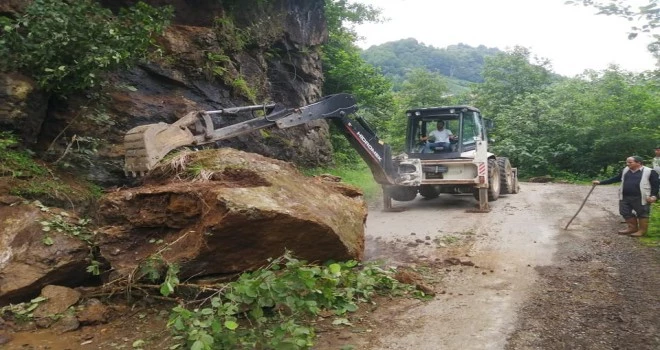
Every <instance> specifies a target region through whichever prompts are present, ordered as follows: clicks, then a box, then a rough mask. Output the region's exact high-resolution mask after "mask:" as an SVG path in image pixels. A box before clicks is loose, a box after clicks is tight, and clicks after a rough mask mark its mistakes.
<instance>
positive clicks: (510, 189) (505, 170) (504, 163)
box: [497, 157, 515, 194]
mask: <svg viewBox="0 0 660 350" xmlns="http://www.w3.org/2000/svg"><path fill="white" fill-rule="evenodd" d="M497 165H498V166H499V168H500V194H512V193H515V192H514V186H515V184H514V181H513V180H514V179H513V176H514V175H513V170H512V168H511V162H510V161H509V158H506V157H498V158H497Z"/></svg>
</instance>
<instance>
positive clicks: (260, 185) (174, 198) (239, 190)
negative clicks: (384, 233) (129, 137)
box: [98, 148, 367, 278]
mask: <svg viewBox="0 0 660 350" xmlns="http://www.w3.org/2000/svg"><path fill="white" fill-rule="evenodd" d="M191 174H192V175H191ZM99 216H100V220H101V223H102V224H104V225H105V226H104V227H102V228H101V229H100V230H99V231H100V232H99V236H98V242H99V246H100V249H101V254H102V255H103V257H104V258H105V259H107V260H108V261H109V262H110V264H111V265H112V268H113V270H114V271H116V272H117V273H118V274H119V275H120V276H128V275H131V274H133V273H134V272H135V271H139V270H140V269H139V267H140V266H141V264H142V266H145V265H144V263H146V262H147V261H151V262H153V261H154V260H158V261H161V262H167V263H177V264H178V265H179V267H180V273H179V277H180V278H187V277H191V276H205V275H214V274H231V273H237V272H241V271H245V270H253V269H256V268H258V267H261V266H263V265H265V264H266V263H267V259H269V258H275V257H278V256H281V255H282V254H283V253H284V252H285V250H287V249H288V250H290V251H292V252H293V254H294V255H295V256H297V257H299V258H302V259H305V260H308V261H317V262H323V261H326V260H329V259H335V260H347V259H361V258H362V256H363V252H364V223H365V220H366V216H367V208H366V205H365V202H364V200H363V197H362V192H361V191H359V190H358V189H356V188H354V187H352V186H349V185H345V184H341V183H338V182H327V181H323V180H322V179H321V178H309V177H305V176H304V175H302V174H301V173H300V172H299V171H297V170H296V168H295V167H294V166H293V165H292V164H290V163H287V162H283V161H278V160H274V159H270V158H266V157H263V156H260V155H257V154H253V153H246V152H242V151H237V150H234V149H229V148H224V149H219V150H206V151H200V152H184V153H180V154H179V155H177V156H175V157H174V158H172V159H171V160H170V161H169V163H168V164H166V165H161V167H159V168H157V169H155V170H153V171H152V173H151V175H150V177H149V178H147V179H146V180H145V184H144V185H143V186H141V187H137V188H131V189H125V190H121V191H118V192H113V193H109V194H107V195H105V197H104V198H102V199H101V201H100V204H99ZM133 277H135V276H133Z"/></svg>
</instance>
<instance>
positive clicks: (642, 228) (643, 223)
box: [630, 218, 649, 237]
mask: <svg viewBox="0 0 660 350" xmlns="http://www.w3.org/2000/svg"><path fill="white" fill-rule="evenodd" d="M648 229H649V218H639V230H637V231H636V232H633V233H631V234H630V237H642V236H644V235H645V234H646V231H647V230H648Z"/></svg>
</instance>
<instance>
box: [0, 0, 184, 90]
mask: <svg viewBox="0 0 660 350" xmlns="http://www.w3.org/2000/svg"><path fill="white" fill-rule="evenodd" d="M171 17H172V10H171V8H169V7H163V8H153V7H150V6H148V5H146V4H144V3H142V2H140V3H137V4H136V5H135V6H133V7H132V8H129V9H122V10H121V11H120V12H119V14H118V15H114V14H113V13H112V12H111V11H110V10H109V9H105V8H102V7H101V6H100V5H99V4H98V2H97V1H94V0H75V1H67V0H34V1H33V2H32V3H31V4H30V5H29V6H28V7H27V8H26V10H25V13H24V14H23V15H21V16H20V17H18V18H17V19H15V20H12V19H9V18H6V17H0V28H1V35H0V69H2V70H5V71H21V72H24V73H25V74H27V75H30V76H32V77H33V78H34V79H35V80H36V81H37V82H38V83H39V85H40V86H41V87H42V88H44V89H45V90H47V91H50V92H54V93H56V94H60V95H67V94H69V93H71V92H74V91H80V90H83V89H87V88H90V87H94V86H98V85H100V83H101V82H102V79H101V77H100V75H101V74H102V73H103V72H107V71H110V70H113V69H116V68H119V67H125V66H129V65H130V64H132V63H134V62H135V60H137V59H139V58H142V57H145V56H146V54H147V53H148V49H149V48H150V46H152V45H153V43H154V42H153V36H154V34H160V33H162V32H163V30H164V29H165V27H166V26H167V25H168V20H169V18H171Z"/></svg>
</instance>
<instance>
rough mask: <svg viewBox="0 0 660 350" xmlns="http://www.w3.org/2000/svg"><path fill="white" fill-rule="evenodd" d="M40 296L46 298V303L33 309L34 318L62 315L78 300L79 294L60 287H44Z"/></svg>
mask: <svg viewBox="0 0 660 350" xmlns="http://www.w3.org/2000/svg"><path fill="white" fill-rule="evenodd" d="M40 296H41V297H44V298H46V301H44V302H42V303H41V304H39V306H37V308H36V309H34V313H33V316H34V317H35V318H43V317H48V316H52V315H57V314H62V313H64V312H65V311H66V310H67V309H68V308H69V307H71V306H72V305H75V304H76V303H77V302H78V300H80V292H78V291H77V290H74V289H71V288H67V287H62V286H52V285H50V286H46V287H44V289H42V290H41V295H40Z"/></svg>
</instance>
